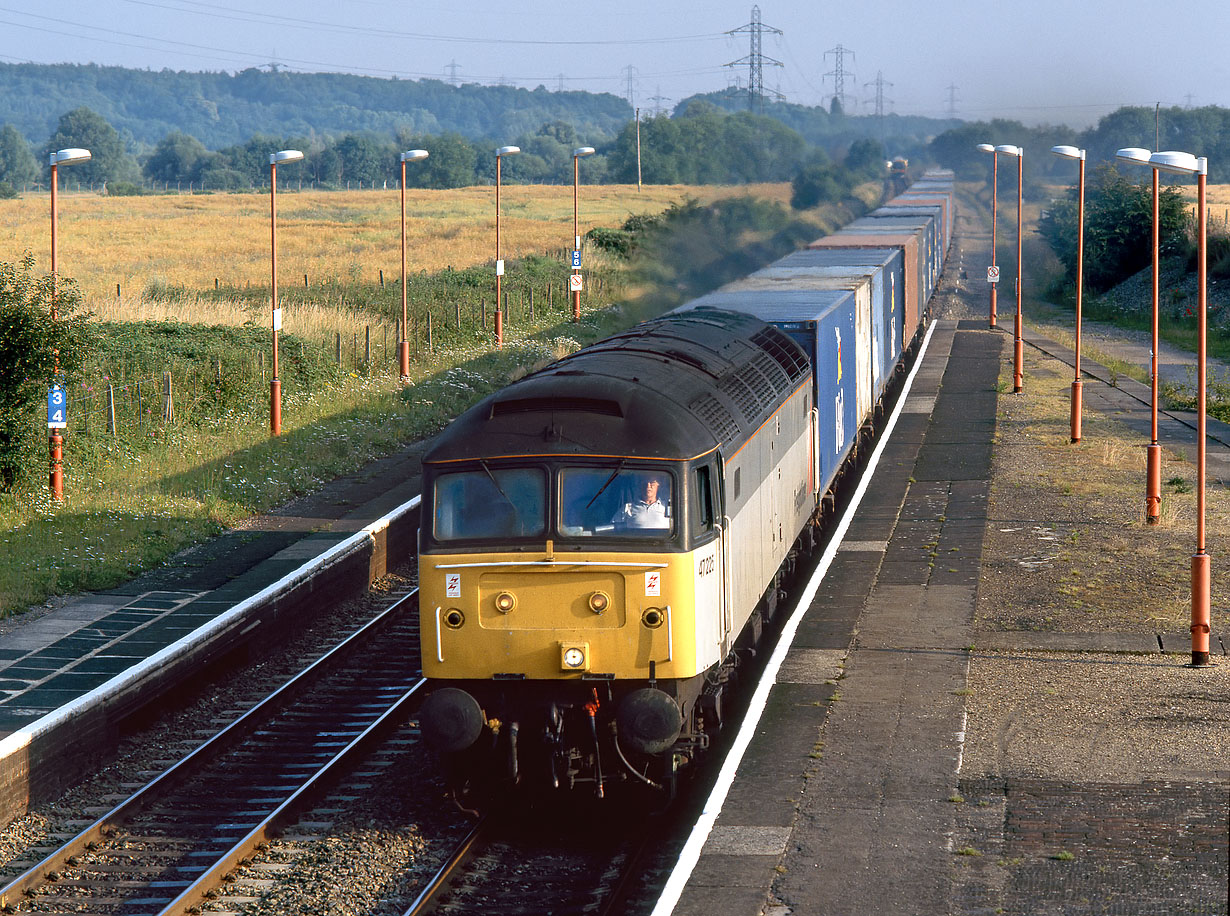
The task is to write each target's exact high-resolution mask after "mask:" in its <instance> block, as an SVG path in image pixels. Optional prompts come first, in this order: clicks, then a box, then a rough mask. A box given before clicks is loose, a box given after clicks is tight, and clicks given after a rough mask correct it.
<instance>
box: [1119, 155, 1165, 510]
mask: <svg viewBox="0 0 1230 916" xmlns="http://www.w3.org/2000/svg"><path fill="white" fill-rule="evenodd" d="M1152 155H1153V153H1152V152H1150V151H1149V150H1147V149H1141V148H1140V147H1138V146H1129V147H1125V148H1124V149H1121V150H1119V151H1118V152H1117V153H1115V158H1117V159H1120V160H1122V161H1124V162H1135V163H1136V164H1137V165H1144V166H1148V167H1149V168H1150V169H1151V170H1152V172H1153V342H1152V345H1151V346H1150V347H1149V379H1150V381H1149V387H1150V389H1151V398H1150V410H1149V413H1150V421H1149V445H1148V447H1147V448H1146V449H1145V521H1146V523H1148V524H1150V525H1156V524H1157V523H1158V521H1159V520H1160V518H1161V507H1162V447H1161V446H1160V445H1158V442H1157V406H1158V396H1157V388H1158V378H1157V375H1158V373H1157V347H1158V337H1159V334H1158V318H1157V313H1158V291H1159V287H1160V281H1159V263H1160V256H1159V236H1160V230H1159V220H1158V174H1157V173H1158V170H1157V167H1156V166H1154V165H1153V164H1152V163H1151V162H1150V161H1149V157H1151V156H1152Z"/></svg>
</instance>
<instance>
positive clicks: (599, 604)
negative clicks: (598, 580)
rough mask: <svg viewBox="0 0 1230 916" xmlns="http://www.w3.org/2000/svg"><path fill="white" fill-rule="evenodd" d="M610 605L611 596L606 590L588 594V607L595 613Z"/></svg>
mask: <svg viewBox="0 0 1230 916" xmlns="http://www.w3.org/2000/svg"><path fill="white" fill-rule="evenodd" d="M610 606H611V596H610V595H608V594H607V593H606V592H594V593H593V594H592V595H590V596H589V609H590V610H591V611H593V612H594V613H595V614H601V613H602V612H603V611H605V610H606V609H607V608H609V607H610Z"/></svg>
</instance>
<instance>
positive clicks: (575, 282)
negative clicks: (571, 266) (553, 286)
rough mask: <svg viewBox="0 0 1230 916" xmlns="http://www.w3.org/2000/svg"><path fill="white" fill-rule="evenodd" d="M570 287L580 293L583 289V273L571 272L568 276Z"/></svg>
mask: <svg viewBox="0 0 1230 916" xmlns="http://www.w3.org/2000/svg"><path fill="white" fill-rule="evenodd" d="M568 289H569V290H570V291H572V292H574V293H579V292H580V291H581V275H580V274H571V275H570V276H569V277H568Z"/></svg>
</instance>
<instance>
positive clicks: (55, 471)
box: [47, 149, 91, 500]
mask: <svg viewBox="0 0 1230 916" xmlns="http://www.w3.org/2000/svg"><path fill="white" fill-rule="evenodd" d="M90 157H91V154H90V151H89V150H88V149H62V150H57V151H56V152H54V153H51V154H50V156H49V160H50V163H51V321H52V323H53V324H54V323H55V320H56V297H57V294H58V293H57V291H58V288H59V277H58V274H57V271H58V270H59V262H58V261H57V260H56V241H57V239H56V235H57V233H58V230H59V222H60V219H59V210H58V207H57V194H58V190H59V188H58V185H59V173H58V171H57V169H58V168H59V166H62V165H75V164H77V163H78V162H89V161H90ZM52 358H53V360H54V369H53V385H54V384H56V383H55V381H54V377H55V376H59V374H60V351H59V350H56V351H55V352H54V353H53V356H52ZM53 392H54V388H53ZM47 457H48V463H49V469H50V470H49V474H48V477H47V486H48V488H49V489H50V490H51V497H52V499H55V500H61V499H63V498H64V439H63V438H62V437H61V436H60V430H59V428H57V427H51V428H50V429H49V432H48V435H47Z"/></svg>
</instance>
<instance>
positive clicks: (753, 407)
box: [718, 372, 761, 426]
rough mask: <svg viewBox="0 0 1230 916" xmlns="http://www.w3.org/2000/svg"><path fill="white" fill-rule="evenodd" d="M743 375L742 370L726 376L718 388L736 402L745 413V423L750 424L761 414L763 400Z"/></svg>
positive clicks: (740, 410)
mask: <svg viewBox="0 0 1230 916" xmlns="http://www.w3.org/2000/svg"><path fill="white" fill-rule="evenodd" d="M742 376H743V373H741V372H740V373H736V374H735V375H728V376H726V378H724V379H722V384H721V385H720V386H718V390H719V391H720V392H722V394H724V395H726V396H727V397H728V398H730V399H731V400H732V401H734V402H735V405H736V406H737V407H738V408H739V412H740V413H742V414H743V421H744V423H745V424H747V425H749V426H750V425H751V423H752V421H753V420H755V419H756V418H757V417H758V416H760V411H761V401H760V399H759V398H758V397H756V392H755V391H754V390H752V387H751V385H749V384H748V383H747V380H746V379H745V378H743V377H742Z"/></svg>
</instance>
